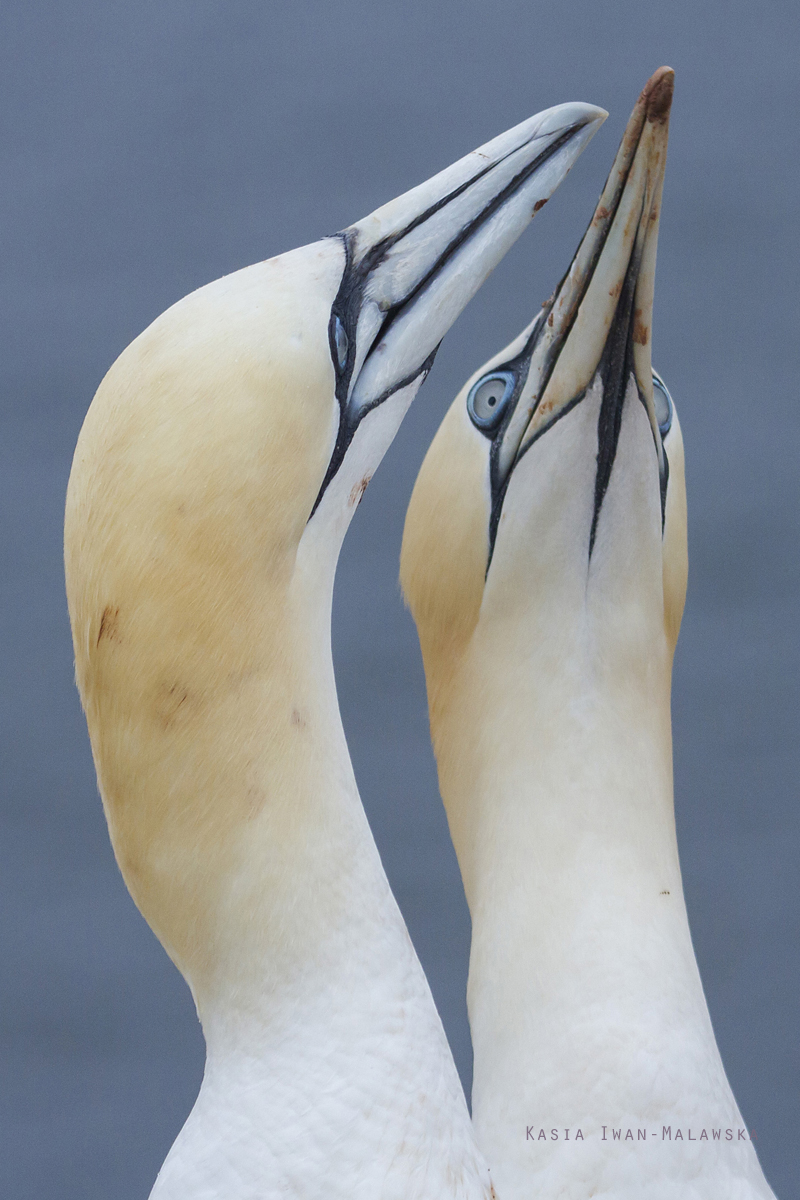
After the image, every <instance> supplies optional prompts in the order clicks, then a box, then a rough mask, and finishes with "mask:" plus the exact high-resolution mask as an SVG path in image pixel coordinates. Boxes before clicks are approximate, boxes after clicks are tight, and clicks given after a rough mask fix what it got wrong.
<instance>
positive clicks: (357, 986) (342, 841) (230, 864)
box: [83, 539, 489, 1200]
mask: <svg viewBox="0 0 800 1200" xmlns="http://www.w3.org/2000/svg"><path fill="white" fill-rule="evenodd" d="M323 541H324V539H323ZM335 549H336V547H334V549H333V550H330V549H329V550H327V551H326V553H328V556H329V557H332V559H333V560H335ZM320 553H321V551H320V546H319V545H316V546H315V545H314V544H313V543H311V544H309V543H306V544H303V543H301V546H300V550H299V553H298V556H297V561H296V563H294V564H293V574H292V576H291V578H290V579H289V580H288V581H287V582H286V583H285V587H284V591H283V593H280V592H276V594H274V595H263V594H262V591H261V590H260V589H261V581H259V580H256V579H254V580H253V581H252V586H250V585H247V584H246V581H245V580H244V578H243V577H240V578H238V579H237V578H233V577H229V578H228V579H227V580H226V584H227V587H226V588H225V589H224V595H225V596H229V595H232V596H233V597H234V598H235V600H236V603H235V604H234V605H233V606H232V607H231V608H230V609H229V610H226V609H223V608H220V609H219V610H217V609H215V607H214V605H213V603H211V602H210V598H207V602H206V603H204V604H202V605H198V614H199V615H198V622H197V623H194V622H192V621H186V620H185V619H184V620H181V621H176V623H175V629H174V630H171V631H170V632H169V636H167V637H166V639H165V641H164V645H163V647H162V646H160V645H156V643H155V635H154V634H153V633H152V630H151V629H150V627H149V626H148V628H147V631H143V630H142V628H141V627H140V625H139V622H141V621H144V620H145V619H146V618H147V613H148V611H149V606H148V603H147V600H146V598H145V600H143V601H140V602H136V598H132V599H131V602H130V604H129V606H127V607H126V606H125V605H124V604H123V603H122V602H121V603H120V605H119V608H118V611H116V612H115V615H114V616H113V621H112V619H111V618H107V622H106V624H107V625H108V624H109V621H111V624H112V625H113V635H112V636H110V635H109V634H108V633H107V631H104V632H103V637H102V638H99V639H98V638H97V636H96V635H93V638H92V643H93V644H94V650H93V656H94V657H93V665H92V664H91V663H90V666H89V668H88V669H87V671H86V673H85V674H86V677H85V680H84V689H83V691H84V696H85V699H86V708H87V717H88V720H89V725H90V730H91V733H92V741H93V746H94V751H95V758H96V762H97V767H98V778H99V780H100V784H101V789H102V792H103V798H104V803H105V806H106V811H107V815H108V819H109V827H110V830H111V833H112V839H113V841H114V845H115V849H116V852H117V855H118V859H119V862H120V865H121V867H122V869H123V873H124V874H125V877H126V881H127V882H128V885H129V887H130V888H131V891H132V893H133V895H134V898H135V900H136V901H137V903H138V904H139V906H140V908H141V909H142V911H143V913H144V915H145V916H146V918H147V919H148V921H149V922H150V924H151V925H152V926H153V928H154V930H155V931H156V932H157V933H158V935H159V937H160V938H161V940H162V941H163V943H164V945H165V946H166V947H167V949H168V950H169V952H170V953H171V954H172V956H173V958H174V959H175V961H176V962H177V964H178V965H179V967H180V968H181V970H182V971H183V973H184V975H185V976H186V978H187V980H188V981H189V983H190V986H191V988H192V991H193V994H194V997H195V1001H196V1004H197V1008H198V1013H199V1015H200V1018H201V1021H202V1024H203V1030H204V1033H205V1035H206V1041H207V1048H208V1055H207V1062H206V1071H205V1076H204V1080H203V1085H202V1088H201V1092H200V1095H199V1097H198V1100H197V1103H196V1105H195V1108H194V1110H193V1112H192V1114H191V1116H190V1117H189V1119H188V1121H187V1123H186V1125H185V1126H184V1128H183V1130H182V1132H181V1134H180V1135H179V1137H178V1139H177V1141H176V1143H175V1145H174V1146H173V1148H172V1150H171V1152H170V1154H169V1156H168V1158H167V1160H166V1162H165V1164H164V1166H163V1168H162V1171H161V1173H160V1175H159V1178H158V1181H157V1183H156V1186H155V1189H154V1192H153V1196H154V1197H159V1200H189V1198H193V1197H195V1196H199V1195H203V1196H207V1197H209V1200H240V1198H241V1200H244V1198H245V1197H247V1198H248V1200H249V1198H251V1197H254V1196H256V1195H258V1196H264V1197H271V1196H273V1195H274V1196H277V1195H284V1194H291V1195H296V1196H300V1197H312V1196H313V1197H316V1196H318V1195H320V1194H321V1189H322V1190H324V1192H325V1194H326V1196H331V1197H340V1196H341V1197H342V1198H344V1197H348V1200H350V1198H352V1197H354V1196H365V1197H373V1196H375V1197H376V1196H379V1195H384V1194H388V1193H392V1194H394V1193H396V1194H398V1195H399V1194H403V1195H419V1196H425V1197H428V1196H430V1197H431V1200H434V1198H435V1200H440V1197H446V1196H451V1195H452V1196H453V1197H455V1196H461V1195H462V1194H463V1195H465V1196H468V1197H470V1198H471V1200H472V1198H474V1200H481V1198H483V1197H485V1196H486V1194H487V1192H488V1186H489V1185H488V1177H487V1175H486V1171H485V1167H484V1166H483V1165H482V1163H481V1160H480V1156H479V1154H478V1153H477V1151H476V1149H475V1145H474V1140H473V1135H472V1132H471V1128H470V1125H469V1117H468V1113H467V1109H466V1104H465V1102H464V1098H463V1094H462V1093H461V1090H460V1085H459V1082H458V1077H457V1075H456V1072H455V1068H454V1066H453V1063H452V1058H451V1057H450V1055H449V1050H448V1047H447V1043H446V1040H445V1037H444V1032H443V1030H442V1027H441V1023H440V1021H439V1018H438V1015H437V1013H436V1010H435V1007H434V1004H433V1000H432V998H431V995H430V992H429V989H428V986H427V982H426V980H425V977H424V975H423V972H422V969H421V967H420V965H419V962H418V960H417V958H416V955H415V953H414V950H413V947H412V945H411V942H410V939H409V937H408V934H407V932H406V929H405V925H404V923H403V920H402V917H401V915H400V913H399V910H398V909H397V905H396V903H395V901H394V898H393V896H392V894H391V892H390V889H389V885H388V882H387V880H386V877H385V875H384V872H383V870H382V867H381V863H380V860H379V856H378V853H377V849H376V847H375V844H374V841H373V839H372V836H371V833H370V830H369V827H368V824H367V821H366V817H365V814H364V811H363V808H362V806H361V802H360V799H359V796H358V791H357V788H356V783H355V779H354V776H353V771H352V766H351V763H350V759H349V755H348V752H347V746H346V742H345V737H344V732H343V730H342V725H341V720H340V716H339V709H338V703H337V700H336V691H335V684H334V678H333V667H332V661H331V649H330V611H331V587H332V577H333V566H334V562H333V561H330V562H328V563H326V562H325V560H324V558H323V559H320ZM248 561H249V560H248ZM326 568H327V569H326ZM248 570H249V566H248ZM175 574H176V578H180V576H179V575H178V573H177V572H176V573H175ZM208 576H209V571H208V570H207V569H206V570H205V571H204V575H203V578H204V579H207V578H208ZM167 586H170V581H169V579H167V580H166V582H165V584H164V587H167ZM262 590H263V589H262ZM219 594H220V595H222V594H223V589H222V588H220V589H219ZM162 599H163V597H162ZM115 607H116V606H115ZM173 608H174V605H172V606H170V611H172V609H173ZM160 611H161V613H162V618H160V620H159V622H158V623H157V625H158V628H159V629H160V628H161V626H162V625H163V624H164V618H163V614H164V613H166V612H167V608H166V607H164V606H162V609H161V610H160ZM203 621H208V622H210V623H211V624H210V627H209V629H207V630H205V633H204V635H203V643H202V645H197V644H195V643H196V642H197V638H198V637H199V633H198V629H199V627H200V625H201V623H202V622H203ZM181 639H183V640H181ZM206 647H208V649H206ZM98 655H101V656H103V657H102V659H100V658H98V657H97V656H98ZM140 664H141V665H140ZM144 672H146V673H147V678H145V679H140V678H139V676H140V675H141V674H142V673H144ZM454 1180H455V1181H457V1184H456V1183H454V1182H453V1181H454ZM410 1181H414V1182H413V1186H412V1183H411V1182H410ZM415 1189H418V1190H415Z"/></svg>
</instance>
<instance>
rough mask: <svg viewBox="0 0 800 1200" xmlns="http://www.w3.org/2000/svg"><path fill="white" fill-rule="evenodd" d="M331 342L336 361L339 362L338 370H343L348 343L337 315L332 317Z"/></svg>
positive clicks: (345, 363)
mask: <svg viewBox="0 0 800 1200" xmlns="http://www.w3.org/2000/svg"><path fill="white" fill-rule="evenodd" d="M333 344H334V346H335V347H336V361H337V362H338V364H339V370H340V371H343V370H344V369H345V366H346V365H347V350H348V347H349V344H350V343H349V340H348V337H347V334H346V332H345V328H344V325H343V324H342V322H341V321H340V320H339V318H338V317H334V318H333Z"/></svg>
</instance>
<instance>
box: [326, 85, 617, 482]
mask: <svg viewBox="0 0 800 1200" xmlns="http://www.w3.org/2000/svg"><path fill="white" fill-rule="evenodd" d="M606 116H607V113H606V112H605V111H604V110H603V109H600V108H595V107H594V106H593V105H590V104H577V103H576V104H560V105H558V106H557V107H555V108H549V109H546V110H545V111H544V112H541V113H538V114H537V115H536V116H534V117H530V118H529V119H528V120H527V121H523V122H522V124H520V125H517V126H516V127H515V128H514V129H510V130H508V132H506V133H503V134H501V135H500V136H499V137H496V138H494V140H493V141H491V142H487V143H486V145H485V146H481V147H480V148H479V149H477V150H474V151H473V152H472V153H471V154H468V155H467V156H466V157H465V158H462V159H460V161H459V162H457V163H454V164H453V165H452V166H450V167H448V168H447V169H446V170H444V171H441V172H440V173H439V174H438V175H435V176H433V178H432V179H429V180H428V181H427V182H426V183H423V184H420V186H419V187H416V188H413V189H412V190H411V191H410V192H406V193H405V194H404V195H402V196H399V197H397V199H395V200H392V201H390V202H389V203H388V204H385V205H384V206H383V207H382V208H379V209H377V210H376V211H375V212H373V213H372V214H371V215H370V216H368V217H366V218H365V219H364V220H363V221H359V222H357V223H356V224H355V225H351V226H350V227H349V228H348V229H346V230H344V231H343V232H342V233H341V234H339V235H337V236H339V237H340V238H341V239H342V241H343V243H344V248H345V256H346V266H345V271H344V275H343V278H342V282H341V286H340V288H339V292H338V295H337V296H336V299H335V301H334V304H333V307H332V311H331V320H330V327H329V338H330V347H331V356H332V358H333V362H334V366H335V368H336V396H337V399H338V401H339V405H340V409H341V419H340V428H339V434H338V438H337V443H336V447H335V450H334V453H333V456H332V458H331V461H330V464H329V467H328V472H327V475H326V478H325V481H324V483H323V485H322V489H321V491H320V497H321V496H322V493H323V492H324V490H325V488H326V486H327V484H328V482H329V481H330V479H331V478H332V477H333V476H334V475H335V473H336V471H337V470H338V469H339V466H340V465H341V462H342V459H343V458H344V454H345V452H346V450H347V447H348V446H349V444H350V442H351V440H352V438H353V435H354V433H355V430H356V428H357V427H358V424H359V422H360V421H361V419H362V418H363V417H364V416H365V415H366V414H367V413H368V412H369V411H370V410H371V409H373V408H375V407H376V406H377V405H378V404H380V403H382V402H383V401H384V400H386V399H387V398H388V397H389V396H391V395H392V394H394V393H395V392H397V391H398V390H399V389H401V388H405V387H407V386H408V385H409V384H410V383H412V382H414V381H415V380H419V382H420V383H421V382H422V379H423V378H424V376H425V374H427V372H428V371H429V370H430V367H431V364H432V362H433V356H434V355H435V353H436V350H437V349H438V346H439V343H440V342H441V340H442V338H443V337H444V335H445V333H446V332H447V330H448V329H449V328H450V326H451V325H452V324H453V322H454V321H455V320H456V318H457V317H458V315H459V314H460V313H461V311H462V309H463V308H464V307H465V306H466V304H467V303H468V301H469V300H470V299H471V298H472V296H473V295H474V294H475V292H476V291H477V290H478V288H479V287H480V285H481V284H482V283H483V281H484V280H485V279H486V277H487V276H488V275H489V274H490V272H491V271H492V270H493V269H494V267H495V266H496V265H497V263H498V262H499V261H500V259H501V258H502V257H503V255H504V254H505V253H506V251H507V250H508V249H509V247H510V246H511V245H512V244H513V242H514V241H515V240H516V239H517V238H518V237H519V235H520V234H521V233H522V231H523V229H524V228H525V226H526V225H527V224H528V222H529V221H530V219H531V217H532V216H533V215H534V213H535V212H537V211H538V210H539V209H540V208H541V207H542V205H544V204H545V203H546V202H547V200H548V199H549V197H550V196H551V195H552V193H553V192H554V191H555V189H556V188H557V187H558V185H559V183H561V181H562V179H563V178H564V177H565V175H566V174H567V172H568V171H569V169H570V167H571V166H572V164H573V163H574V162H575V160H576V158H577V157H578V155H579V154H580V153H581V151H582V150H583V149H584V147H585V146H586V145H587V143H588V142H589V141H590V139H591V138H592V136H593V135H594V134H595V133H596V131H597V130H598V129H599V127H600V125H601V124H602V122H603V121H604V120H605V118H606ZM318 502H319V498H318Z"/></svg>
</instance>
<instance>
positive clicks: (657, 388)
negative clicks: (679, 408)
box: [653, 371, 673, 437]
mask: <svg viewBox="0 0 800 1200" xmlns="http://www.w3.org/2000/svg"><path fill="white" fill-rule="evenodd" d="M653 401H654V403H655V409H656V420H657V421H658V428H659V429H660V430H661V436H662V437H666V436H667V434H668V433H669V431H670V426H671V425H672V413H673V408H672V397H671V396H670V394H669V391H668V389H667V385H666V384H665V383H664V380H663V379H662V378H661V376H660V375H659V374H658V373H657V372H656V371H653Z"/></svg>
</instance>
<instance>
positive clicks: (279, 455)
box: [65, 104, 605, 1200]
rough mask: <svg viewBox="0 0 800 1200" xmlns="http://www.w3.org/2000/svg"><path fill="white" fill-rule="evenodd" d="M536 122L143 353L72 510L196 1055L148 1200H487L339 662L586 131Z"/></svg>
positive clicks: (82, 678) (92, 725) (131, 841)
mask: <svg viewBox="0 0 800 1200" xmlns="http://www.w3.org/2000/svg"><path fill="white" fill-rule="evenodd" d="M604 116H605V113H603V111H602V110H600V109H596V108H593V107H591V106H588V105H582V104H567V105H561V106H559V107H557V108H553V109H549V110H547V111H546V112H544V113H541V114H539V115H538V116H535V117H532V118H531V119H530V120H528V121H525V122H523V123H522V124H521V125H518V126H517V127H516V128H515V129H512V130H510V131H509V132H507V133H504V134H502V135H501V136H500V137H498V138H496V139H494V141H491V142H489V143H488V144H487V145H485V146H482V147H481V148H480V149H479V150H476V151H475V152H473V153H472V154H469V155H467V157H466V158H464V159H462V160H460V161H459V162H457V163H455V164H454V165H453V166H451V167H449V168H448V169H447V170H445V171H443V172H442V173H441V174H439V175H437V176H435V177H434V178H432V179H430V180H429V181H428V182H427V183H424V184H422V185H421V186H419V187H417V188H415V189H414V190H412V191H410V192H408V193H406V194H405V195H403V196H400V197H399V198H398V199H396V200H393V201H391V202H390V203H389V204H386V205H385V206H384V207H382V208H380V209H378V210H377V211H376V212H374V213H372V215H371V216H369V217H367V218H366V219H365V220H363V221H360V222H359V223H357V224H355V225H353V226H351V227H350V228H349V229H347V230H345V231H344V233H342V234H340V235H337V236H336V237H331V238H327V239H325V240H323V241H320V242H317V243H315V244H314V245H310V246H305V247H303V248H301V249H298V250H294V251H291V252H290V253H287V254H283V255H281V256H280V257H278V258H274V259H271V260H270V261H268V262H263V263H259V264H258V265H256V266H252V267H249V268H247V269H246V270H242V271H238V272H237V273H236V274H233V275H230V276H228V277H226V278H224V279H221V280H218V281H217V282H216V283H212V284H209V285H208V286H207V287H204V288H201V289H200V290H199V291H197V292H195V293H193V294H192V295H190V296H188V297H186V299H184V300H182V301H180V303H178V304H176V305H174V307H172V308H170V309H169V310H168V311H167V312H166V313H164V314H163V316H161V317H159V318H158V320H156V321H155V322H154V323H153V324H152V325H151V326H150V327H149V328H148V329H147V330H145V332H144V333H142V334H141V336H139V337H138V338H137V339H136V340H135V341H134V342H133V343H132V345H130V346H129V347H128V349H127V350H126V351H125V352H124V353H123V354H122V355H121V356H120V358H119V359H118V360H117V362H116V363H115V364H114V366H113V367H112V368H111V370H110V371H109V373H108V375H107V376H106V378H105V379H104V380H103V382H102V384H101V385H100V388H99V390H98V392H97V395H96V397H95V399H94V402H93V403H92V406H91V408H90V410H89V413H88V415H87V417H86V421H85V423H84V426H83V429H82V431H81V435H80V438H79V441H78V446H77V450H76V453H75V461H74V464H73V468H72V475H71V478H70V484H69V491H68V496H67V511H66V531H65V545H66V550H65V555H66V574H67V591H68V597H69V608H70V618H71V622H72V630H73V637H74V644H75V658H76V668H77V680H78V686H79V688H80V693H81V698H82V701H83V704H84V708H85V711H86V717H87V721H88V726H89V732H90V735H91V742H92V749H93V753H94V759H95V764H96V768H97V776H98V781H99V785H100V790H101V793H102V797H103V803H104V807H105V812H106V817H107V820H108V825H109V829H110V833H111V839H112V842H113V845H114V850H115V853H116V856H117V860H118V862H119V865H120V868H121V870H122V873H123V875H124V877H125V881H126V883H127V885H128V887H129V889H130V891H131V894H132V895H133V897H134V899H135V901H136V903H137V905H138V906H139V908H140V909H141V911H142V913H143V914H144V916H145V918H146V919H147V921H148V922H149V924H150V925H151V926H152V928H153V930H154V931H155V933H156V934H157V936H158V937H159V938H160V940H161V942H162V943H163V945H164V946H165V947H166V949H167V951H168V953H169V954H170V955H171V957H172V958H173V960H174V961H175V963H176V964H177V966H178V967H179V969H180V970H181V971H182V973H183V975H184V976H185V978H186V979H187V981H188V983H189V985H190V987H191V989H192V993H193V996H194V999H195V1003H196V1005H197V1011H198V1013H199V1016H200V1020H201V1022H202V1026H203V1031H204V1034H205V1038H206V1043H207V1059H206V1069H205V1074H204V1078H203V1083H202V1087H201V1090H200V1094H199V1096H198V1099H197V1102H196V1104H195V1107H194V1109H193V1111H192V1113H191V1115H190V1117H189V1118H188V1120H187V1122H186V1124H185V1126H184V1128H183V1130H182V1132H181V1133H180V1135H179V1136H178V1139H177V1141H176V1142H175V1144H174V1146H173V1148H172V1150H171V1151H170V1153H169V1155H168V1157H167V1160H166V1162H165V1164H164V1166H163V1168H162V1170H161V1173H160V1175H159V1177H158V1180H157V1182H156V1185H155V1188H154V1190H153V1193H152V1194H153V1196H154V1197H158V1200H245V1198H246V1200H256V1197H258V1200H268V1198H269V1200H272V1198H277V1197H296V1198H311V1197H320V1198H322V1197H324V1198H325V1200H335V1198H337V1197H341V1198H342V1200H345V1198H346V1200H360V1198H363V1200H377V1198H378V1197H381V1198H382V1200H390V1198H396V1200H411V1198H412V1197H420V1198H422V1197H431V1200H434V1198H435V1200H449V1198H451V1197H464V1198H465V1200H466V1198H472V1197H475V1198H479V1197H485V1196H486V1195H488V1193H489V1188H490V1184H489V1180H488V1175H487V1172H486V1168H485V1165H484V1164H483V1161H482V1159H481V1157H480V1155H479V1153H478V1152H477V1150H476V1149H475V1146H474V1138H473V1134H472V1130H471V1127H470V1124H469V1118H468V1115H467V1111H466V1105H465V1103H464V1099H463V1095H462V1094H461V1092H460V1087H459V1082H458V1078H457V1075H456V1072H455V1068H454V1065H453V1062H452V1059H451V1056H450V1052H449V1049H448V1046H447V1043H446V1041H445V1037H444V1033H443V1030H442V1028H441V1024H440V1021H439V1017H438V1015H437V1013H436V1010H435V1008H434V1004H433V1001H432V998H431V995H430V992H429V990H428V985H427V982H426V980H425V977H424V975H423V972H422V969H421V967H420V965H419V963H418V961H417V958H416V956H415V954H414V950H413V948H412V946H411V943H410V940H409V938H408V934H407V932H406V928H405V925H404V923H403V920H402V918H401V916H400V913H399V910H398V909H397V906H396V904H395V901H394V899H393V897H392V894H391V892H390V890H389V886H388V883H387V881H386V878H385V875H384V873H383V869H382V867H381V863H380V860H379V858H378V853H377V850H376V848H375V845H374V842H373V840H372V836H371V834H370V830H369V827H368V825H367V821H366V817H365V815H364V812H363V809H362V807H361V803H360V800H359V796H358V792H357V789H356V783H355V779H354V776H353V770H352V766H351V763H350V759H349V756H348V752H347V746H346V743H345V738H344V733H343V730H342V725H341V720H340V716H339V708H338V703H337V698H336V689H335V684H334V677H333V667H332V661H331V647H330V633H331V630H330V618H331V596H332V589H333V578H334V571H335V567H336V562H337V558H338V554H339V548H340V544H341V541H342V538H343V536H344V533H345V530H346V529H347V526H348V524H349V522H350V518H351V516H352V514H353V511H354V510H355V508H356V506H357V503H358V500H359V499H360V497H361V494H362V493H363V490H364V488H365V487H366V485H367V483H368V481H369V478H370V476H371V474H372V472H373V471H374V470H375V468H376V466H377V465H378V463H379V461H380V459H381V457H382V456H383V454H384V452H385V450H386V448H387V446H388V445H389V443H390V442H391V440H392V438H393V436H394V434H395V432H396V430H397V427H398V425H399V423H400V421H401V419H402V417H403V414H404V413H405V411H406V409H407V408H408V406H409V404H410V403H411V400H412V398H413V397H414V395H415V394H416V392H417V390H418V388H419V386H420V384H421V383H422V381H423V379H424V378H425V376H426V375H427V373H428V371H429V370H430V367H431V363H432V361H433V357H434V354H435V352H436V349H437V347H438V344H439V342H440V340H441V338H442V336H443V335H444V334H445V332H446V331H447V329H448V328H449V327H450V325H451V324H452V322H453V321H454V320H455V318H456V317H457V316H458V314H459V313H460V312H461V310H462V309H463V307H464V305H465V304H466V303H467V301H468V300H469V299H470V297H471V296H472V295H473V294H474V292H475V291H476V290H477V288H478V287H479V285H480V283H481V282H482V281H483V280H484V279H485V277H486V276H487V275H488V273H489V272H490V271H491V270H492V268H493V267H494V266H495V264H496V263H497V262H498V261H499V259H500V258H501V257H502V255H503V254H504V253H505V252H506V250H507V249H508V248H509V246H510V245H511V244H512V243H513V242H514V240H515V239H516V238H517V236H518V235H519V234H520V233H521V232H522V230H523V229H524V227H525V226H526V225H527V223H528V221H529V220H530V218H531V216H532V215H533V212H534V210H535V209H536V208H537V207H539V206H540V204H541V203H542V202H543V201H544V200H546V199H547V198H548V197H549V196H550V194H551V193H552V191H553V190H554V189H555V187H556V186H557V184H558V183H559V182H560V181H561V179H562V178H563V177H564V175H565V174H566V172H567V171H568V169H569V167H570V166H571V165H572V163H573V162H574V160H575V158H576V157H577V155H578V154H579V152H580V150H581V149H582V148H583V147H584V146H585V145H586V143H587V142H588V140H589V139H590V137H591V136H592V134H593V133H594V132H595V130H596V129H597V128H598V126H599V124H600V122H601V121H602V120H603V118H604Z"/></svg>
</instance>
